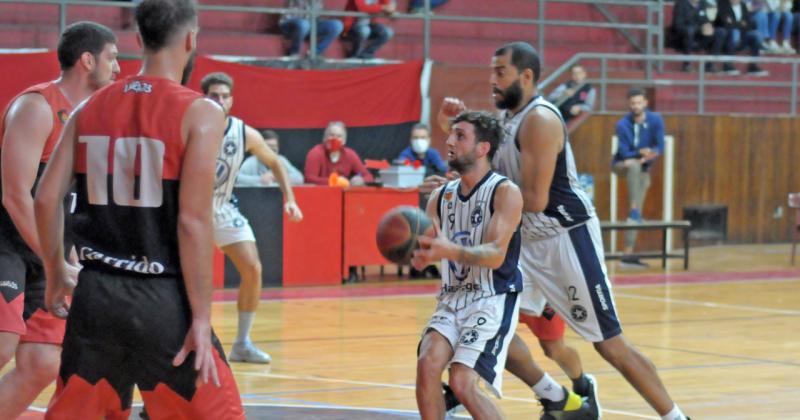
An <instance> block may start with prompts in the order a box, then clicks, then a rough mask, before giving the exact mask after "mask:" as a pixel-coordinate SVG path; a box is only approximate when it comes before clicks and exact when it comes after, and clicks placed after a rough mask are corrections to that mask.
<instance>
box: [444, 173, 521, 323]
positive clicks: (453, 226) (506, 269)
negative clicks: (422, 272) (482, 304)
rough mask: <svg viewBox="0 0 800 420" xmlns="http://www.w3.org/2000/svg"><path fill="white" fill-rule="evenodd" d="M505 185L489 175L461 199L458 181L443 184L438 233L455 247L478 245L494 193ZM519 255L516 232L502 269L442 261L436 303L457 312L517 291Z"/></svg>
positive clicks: (489, 212)
mask: <svg viewBox="0 0 800 420" xmlns="http://www.w3.org/2000/svg"><path fill="white" fill-rule="evenodd" d="M506 181H508V178H506V177H504V176H501V175H498V174H497V173H495V172H492V171H490V172H489V173H487V174H486V176H485V177H484V178H483V179H482V180H481V181H480V182H479V183H478V184H477V185H476V186H475V188H473V189H472V191H471V192H470V194H469V196H467V197H464V196H462V195H461V192H460V186H461V180H460V179H458V180H454V181H450V182H448V183H447V184H445V185H444V186H443V187H442V188H441V189H440V190H439V201H438V203H437V212H438V214H439V220H440V221H441V225H440V228H441V231H442V233H443V234H444V235H446V236H447V237H448V238H449V239H450V240H451V241H452V242H455V243H457V244H459V245H464V246H473V245H479V244H482V243H483V240H484V239H483V238H484V236H485V235H486V232H487V231H488V229H489V223H490V221H491V220H492V216H493V212H494V205H493V201H494V194H495V191H496V189H497V186H498V185H500V184H501V183H503V182H506ZM519 252H520V238H519V231H516V232H514V235H513V237H512V238H511V241H510V242H509V244H508V250H507V251H506V258H505V260H504V261H503V265H502V266H501V267H500V268H498V269H496V270H493V269H491V268H488V267H479V266H470V265H463V264H460V263H457V262H454V261H449V260H442V291H441V293H440V294H439V298H438V299H439V301H440V302H441V303H443V304H445V305H447V306H449V307H451V308H453V309H454V310H459V309H462V308H465V307H466V306H468V305H469V304H470V303H472V302H475V301H477V300H479V299H482V298H486V297H489V296H495V295H499V294H503V293H513V292H519V291H521V290H522V276H521V274H520V272H519V269H518V268H517V264H518V261H519Z"/></svg>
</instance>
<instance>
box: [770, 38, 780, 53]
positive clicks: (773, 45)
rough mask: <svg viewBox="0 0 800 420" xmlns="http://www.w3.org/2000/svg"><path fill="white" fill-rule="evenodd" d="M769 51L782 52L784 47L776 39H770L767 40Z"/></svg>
mask: <svg viewBox="0 0 800 420" xmlns="http://www.w3.org/2000/svg"><path fill="white" fill-rule="evenodd" d="M767 52H768V53H770V54H781V53H782V52H783V48H781V46H780V45H778V43H777V42H775V40H774V39H770V40H769V41H767Z"/></svg>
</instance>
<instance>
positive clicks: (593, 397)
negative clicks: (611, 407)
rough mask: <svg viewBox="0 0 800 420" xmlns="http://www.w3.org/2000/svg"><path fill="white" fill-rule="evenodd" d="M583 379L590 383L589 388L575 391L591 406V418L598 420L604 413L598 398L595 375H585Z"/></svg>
mask: <svg viewBox="0 0 800 420" xmlns="http://www.w3.org/2000/svg"><path fill="white" fill-rule="evenodd" d="M583 377H584V378H585V380H586V382H587V383H588V386H587V387H586V388H585V389H581V390H578V389H575V390H574V391H575V393H576V394H578V395H580V396H581V397H583V399H584V401H586V403H587V404H589V410H590V411H591V413H592V417H590V418H591V419H592V420H597V419H599V418H600V414H602V412H603V411H602V408H600V400H599V399H598V397H597V379H595V377H594V375H589V374H584V375H583Z"/></svg>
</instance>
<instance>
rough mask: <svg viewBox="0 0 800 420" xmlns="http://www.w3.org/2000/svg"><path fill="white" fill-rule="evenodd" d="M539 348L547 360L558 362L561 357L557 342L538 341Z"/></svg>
mask: <svg viewBox="0 0 800 420" xmlns="http://www.w3.org/2000/svg"><path fill="white" fill-rule="evenodd" d="M539 346H540V347H541V348H542V351H543V352H544V355H545V356H547V358H548V359H552V360H558V358H559V357H560V356H561V346H559V343H558V342H557V341H550V340H539Z"/></svg>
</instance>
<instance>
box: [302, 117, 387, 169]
mask: <svg viewBox="0 0 800 420" xmlns="http://www.w3.org/2000/svg"><path fill="white" fill-rule="evenodd" d="M345 143H347V128H345V125H344V123H343V122H341V121H332V122H331V123H329V124H328V127H327V128H326V129H325V134H324V136H323V139H322V143H321V144H318V145H316V146H314V147H312V148H311V150H309V151H308V154H307V155H306V167H305V176H306V182H308V183H311V184H317V185H328V180H329V179H330V176H331V174H332V173H334V172H336V173H337V174H338V175H339V176H342V177H345V178H349V179H350V184H352V185H364V183H365V182H371V181H372V174H370V173H369V171H367V168H366V167H364V164H363V163H362V162H361V158H360V157H359V156H358V153H356V151H355V150H353V149H351V148H349V147H346V146H345Z"/></svg>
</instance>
